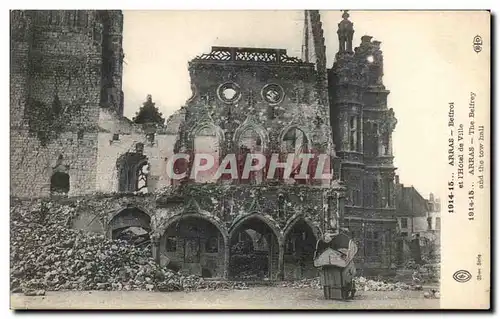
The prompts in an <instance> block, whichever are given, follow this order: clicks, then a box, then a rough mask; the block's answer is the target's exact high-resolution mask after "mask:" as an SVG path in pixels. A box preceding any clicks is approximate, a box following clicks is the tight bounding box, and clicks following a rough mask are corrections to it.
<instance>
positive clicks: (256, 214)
mask: <svg viewBox="0 0 500 319" xmlns="http://www.w3.org/2000/svg"><path fill="white" fill-rule="evenodd" d="M252 219H257V220H259V221H261V222H262V223H264V224H265V225H266V226H267V227H269V229H271V231H272V232H273V234H274V236H276V239H277V240H278V243H279V244H280V245H281V244H282V243H283V235H282V232H281V230H280V228H279V226H278V225H277V224H274V223H272V222H271V221H270V220H269V219H268V218H266V217H265V216H263V215H262V214H260V213H259V212H253V213H250V214H247V215H245V216H243V217H241V218H239V219H236V220H235V221H234V222H233V224H232V225H231V227H230V228H229V239H231V238H232V237H233V236H234V235H235V234H236V233H237V232H238V230H239V228H240V227H241V226H243V225H244V224H245V223H246V222H248V221H250V220H252Z"/></svg>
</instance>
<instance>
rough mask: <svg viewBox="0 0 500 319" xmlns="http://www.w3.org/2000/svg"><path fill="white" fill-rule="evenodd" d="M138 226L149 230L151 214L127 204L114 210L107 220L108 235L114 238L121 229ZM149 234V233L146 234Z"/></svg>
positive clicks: (150, 227)
mask: <svg viewBox="0 0 500 319" xmlns="http://www.w3.org/2000/svg"><path fill="white" fill-rule="evenodd" d="M130 227H139V228H142V229H144V230H145V231H147V232H150V231H151V229H152V228H153V227H152V224H151V216H150V215H149V214H148V213H146V212H145V211H143V210H142V209H140V208H138V207H135V206H128V207H125V208H122V209H120V210H119V211H117V212H115V213H114V214H113V216H112V217H111V218H110V219H109V221H108V222H107V227H106V228H107V235H108V237H111V238H115V237H116V236H119V235H120V232H121V231H123V229H127V228H130ZM148 236H149V235H148Z"/></svg>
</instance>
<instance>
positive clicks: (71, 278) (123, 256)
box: [10, 202, 244, 295]
mask: <svg viewBox="0 0 500 319" xmlns="http://www.w3.org/2000/svg"><path fill="white" fill-rule="evenodd" d="M74 213H75V209H74V207H71V206H68V205H59V204H55V203H52V202H36V203H32V204H24V205H14V206H13V207H12V208H11V215H10V216H11V253H10V260H11V266H10V268H11V290H12V291H13V292H23V293H25V294H26V295H43V294H44V293H45V290H50V291H53V290H54V291H55V290H159V291H176V290H192V289H230V288H233V289H234V288H236V289H244V288H241V287H243V285H242V284H240V283H224V284H222V283H217V282H210V283H208V282H205V281H203V279H202V278H200V277H198V276H192V275H191V276H186V275H182V274H180V273H176V272H173V271H172V270H170V269H167V268H166V267H160V266H159V265H158V264H156V263H155V261H154V260H153V258H152V255H151V249H145V248H141V247H137V246H135V245H133V244H130V243H128V242H127V241H124V240H110V239H107V238H105V237H104V236H103V235H100V234H91V233H86V232H83V231H78V230H74V229H71V228H70V227H69V225H68V224H69V223H70V221H71V219H72V217H73V215H74Z"/></svg>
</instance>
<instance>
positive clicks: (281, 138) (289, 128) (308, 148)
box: [279, 124, 312, 153]
mask: <svg viewBox="0 0 500 319" xmlns="http://www.w3.org/2000/svg"><path fill="white" fill-rule="evenodd" d="M293 130H297V131H300V132H301V133H302V134H303V136H304V137H305V139H306V141H305V143H304V142H303V144H305V148H304V150H303V153H307V152H309V151H311V147H312V145H311V143H312V139H311V134H309V132H308V131H307V130H306V129H304V127H302V126H301V125H299V124H290V125H287V126H286V127H284V128H283V129H282V130H281V132H280V135H279V142H280V143H281V145H282V146H283V142H284V141H285V139H286V137H287V134H288V133H289V132H292V131H293Z"/></svg>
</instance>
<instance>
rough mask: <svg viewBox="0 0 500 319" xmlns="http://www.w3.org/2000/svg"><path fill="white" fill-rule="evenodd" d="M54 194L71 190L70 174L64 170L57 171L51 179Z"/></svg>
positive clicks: (51, 188)
mask: <svg viewBox="0 0 500 319" xmlns="http://www.w3.org/2000/svg"><path fill="white" fill-rule="evenodd" d="M50 192H51V193H52V194H67V193H68V192H69V175H68V174H67V173H64V172H55V173H54V174H53V175H52V177H51V179H50Z"/></svg>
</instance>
